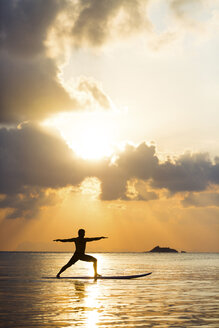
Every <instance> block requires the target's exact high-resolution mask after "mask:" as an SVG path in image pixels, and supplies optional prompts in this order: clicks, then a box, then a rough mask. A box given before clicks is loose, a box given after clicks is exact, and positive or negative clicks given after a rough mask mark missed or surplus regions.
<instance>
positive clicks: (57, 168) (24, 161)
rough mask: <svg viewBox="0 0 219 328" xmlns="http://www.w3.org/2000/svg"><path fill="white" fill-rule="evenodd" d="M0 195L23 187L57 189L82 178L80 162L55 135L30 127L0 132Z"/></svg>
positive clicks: (76, 182)
mask: <svg viewBox="0 0 219 328" xmlns="http://www.w3.org/2000/svg"><path fill="white" fill-rule="evenodd" d="M0 157H1V158H0V159H1V160H0V163H1V164H0V173H1V182H0V193H1V194H13V193H20V192H22V190H23V187H24V186H32V187H39V188H61V187H64V186H67V185H71V184H72V185H77V184H79V183H80V182H81V181H82V180H83V179H84V177H85V176H84V173H83V167H82V164H83V161H79V160H78V159H77V158H76V157H74V154H73V152H72V150H71V149H70V148H69V147H68V146H67V145H66V143H65V142H64V141H63V140H62V139H61V138H59V137H58V136H54V135H50V134H48V133H46V132H45V131H44V130H42V129H40V128H38V127H37V126H33V125H24V126H23V127H22V128H21V129H10V130H8V129H5V128H3V129H0Z"/></svg>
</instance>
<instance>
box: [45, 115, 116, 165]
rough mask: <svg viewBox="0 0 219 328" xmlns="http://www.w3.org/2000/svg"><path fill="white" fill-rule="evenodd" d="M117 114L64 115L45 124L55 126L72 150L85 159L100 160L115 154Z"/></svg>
mask: <svg viewBox="0 0 219 328" xmlns="http://www.w3.org/2000/svg"><path fill="white" fill-rule="evenodd" d="M114 115H115V113H102V112H92V113H76V114H75V113H74V114H67V113H66V114H62V115H59V116H57V117H54V118H52V119H50V120H47V121H46V122H44V124H45V125H50V126H55V127H56V128H58V130H59V131H60V133H61V135H62V137H63V138H64V139H65V141H66V143H67V144H68V145H69V147H70V148H72V150H73V151H74V152H75V153H76V154H77V155H78V156H79V157H82V158H84V159H89V160H98V159H101V158H103V157H109V156H111V155H112V154H113V149H114V144H115V132H116V131H115V124H114V122H115V117H114Z"/></svg>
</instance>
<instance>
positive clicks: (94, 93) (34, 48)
mask: <svg viewBox="0 0 219 328" xmlns="http://www.w3.org/2000/svg"><path fill="white" fill-rule="evenodd" d="M199 3H201V1H198V0H193V1H192V4H191V5H190V4H189V1H186V0H183V1H178V0H177V1H176V0H171V1H168V2H167V7H168V10H167V11H171V12H172V15H173V16H174V17H176V18H177V21H180V22H182V21H183V25H185V26H186V24H187V25H188V24H190V20H189V22H187V16H188V12H189V13H190V15H189V17H192V19H193V16H194V10H191V8H193V7H192V6H194V5H195V4H199ZM150 5H151V2H150V1H148V0H101V1H99V0H87V1H83V0H78V1H73V0H72V1H70V0H69V1H67V0H47V1H43V0H38V1H35V0H2V1H1V2H0V12H1V25H0V70H1V75H0V99H1V101H0V112H1V114H0V122H3V123H8V122H16V123H17V122H21V121H23V120H42V119H44V118H47V117H48V116H50V115H52V114H56V113H58V112H66V111H69V110H83V109H85V108H86V109H87V107H89V106H90V107H92V106H93V107H95V105H97V106H99V107H102V108H103V109H109V108H111V106H112V104H111V101H110V99H109V97H108V96H107V95H106V94H105V93H104V91H103V90H102V88H101V86H100V85H99V84H98V83H96V82H94V81H93V80H91V79H88V78H83V79H81V80H80V84H79V85H72V86H71V87H69V88H68V87H66V84H65V83H63V81H62V80H61V79H60V77H61V72H62V66H61V65H60V58H59V57H61V58H62V60H61V61H62V62H61V64H62V65H63V60H64V61H66V60H67V58H68V56H66V51H74V50H75V47H87V46H88V47H95V48H97V47H101V46H103V45H105V44H106V43H107V42H109V41H112V40H121V39H123V38H124V37H125V36H127V37H129V36H131V35H133V34H135V33H146V35H147V38H146V39H147V40H148V42H149V43H151V44H153V48H154V49H160V47H161V46H162V45H163V44H165V43H166V42H172V40H175V39H176V38H177V31H176V30H175V27H174V28H172V27H173V24H172V25H171V23H168V24H170V26H169V25H168V24H167V25H168V26H167V27H165V28H164V29H163V30H162V31H161V32H160V33H157V32H155V31H156V29H155V26H154V24H153V23H152V22H151V20H150V17H149V14H148V12H149V7H150ZM187 7H188V8H189V9H188V8H187ZM196 8H199V7H198V6H197V7H196ZM209 8H210V9H209V12H210V13H212V10H213V9H212V8H211V6H209ZM215 12H216V9H215ZM209 16H210V18H209V20H210V19H211V18H212V17H211V15H209ZM195 19H196V20H198V21H202V19H201V18H200V17H199V16H197V18H195ZM66 49H67V50H66ZM60 54H61V56H60ZM70 88H72V89H74V90H72V91H71V92H70Z"/></svg>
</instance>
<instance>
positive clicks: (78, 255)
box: [53, 229, 107, 278]
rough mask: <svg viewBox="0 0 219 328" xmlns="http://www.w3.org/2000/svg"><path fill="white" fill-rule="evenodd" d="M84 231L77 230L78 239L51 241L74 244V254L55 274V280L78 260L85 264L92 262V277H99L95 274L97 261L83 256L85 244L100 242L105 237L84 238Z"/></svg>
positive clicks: (91, 257)
mask: <svg viewBox="0 0 219 328" xmlns="http://www.w3.org/2000/svg"><path fill="white" fill-rule="evenodd" d="M84 236H85V230H84V229H79V230H78V237H76V238H70V239H55V240H53V241H61V242H74V243H75V247H76V249H75V253H74V254H73V256H72V258H71V259H70V260H69V261H68V263H67V264H66V265H64V266H63V267H62V268H61V270H60V271H59V273H58V274H57V276H56V277H57V278H60V274H61V273H62V272H63V271H65V270H66V269H67V268H69V267H70V266H72V265H73V264H75V263H76V262H77V261H78V260H81V261H86V262H93V266H94V277H95V278H96V277H99V276H100V275H99V274H98V273H97V259H96V258H95V257H93V256H90V255H87V254H85V248H86V243H87V242H89V241H93V240H100V239H104V238H107V237H95V238H84Z"/></svg>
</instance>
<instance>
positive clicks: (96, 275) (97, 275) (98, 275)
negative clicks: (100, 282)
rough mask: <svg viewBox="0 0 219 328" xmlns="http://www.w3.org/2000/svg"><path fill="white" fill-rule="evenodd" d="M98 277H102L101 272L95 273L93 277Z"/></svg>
mask: <svg viewBox="0 0 219 328" xmlns="http://www.w3.org/2000/svg"><path fill="white" fill-rule="evenodd" d="M98 277H102V276H101V274H99V273H97V274H95V276H94V278H95V279H96V278H98Z"/></svg>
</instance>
